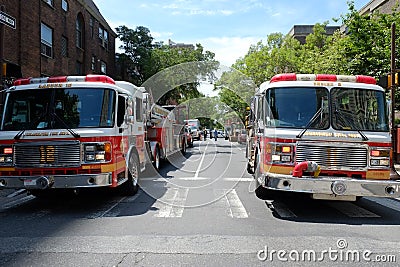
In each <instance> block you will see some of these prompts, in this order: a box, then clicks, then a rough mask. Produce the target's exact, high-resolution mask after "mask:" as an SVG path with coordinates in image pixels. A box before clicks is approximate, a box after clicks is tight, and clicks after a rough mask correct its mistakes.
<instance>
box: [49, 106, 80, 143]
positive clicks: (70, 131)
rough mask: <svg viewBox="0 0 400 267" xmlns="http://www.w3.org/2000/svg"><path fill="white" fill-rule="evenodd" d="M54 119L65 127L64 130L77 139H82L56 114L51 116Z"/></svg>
mask: <svg viewBox="0 0 400 267" xmlns="http://www.w3.org/2000/svg"><path fill="white" fill-rule="evenodd" d="M51 115H52V116H53V117H54V118H56V119H57V120H58V121H59V122H61V123H62V125H63V126H64V128H65V129H66V130H67V131H68V132H69V133H70V134H71V135H72V136H73V137H75V138H79V137H81V136H80V135H79V134H78V133H76V132H74V131H73V130H72V129H71V128H69V126H68V125H67V123H66V122H65V121H64V120H63V119H61V118H60V117H59V116H58V115H57V114H56V113H55V112H52V114H51Z"/></svg>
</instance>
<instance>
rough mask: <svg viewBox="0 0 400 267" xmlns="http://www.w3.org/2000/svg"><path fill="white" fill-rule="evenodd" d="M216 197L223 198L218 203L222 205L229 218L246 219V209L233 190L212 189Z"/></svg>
mask: <svg viewBox="0 0 400 267" xmlns="http://www.w3.org/2000/svg"><path fill="white" fill-rule="evenodd" d="M214 194H215V196H217V197H221V196H223V198H221V199H220V200H219V201H218V202H219V203H221V204H222V205H223V207H224V208H225V209H226V210H227V213H228V215H229V217H231V218H248V217H249V215H248V214H247V211H246V208H245V207H244V206H243V204H242V202H241V201H240V199H239V196H238V194H237V193H236V190H235V189H214Z"/></svg>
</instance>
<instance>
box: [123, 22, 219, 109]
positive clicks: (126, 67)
mask: <svg viewBox="0 0 400 267" xmlns="http://www.w3.org/2000/svg"><path fill="white" fill-rule="evenodd" d="M116 31H117V34H118V37H119V39H120V40H121V41H122V45H121V46H120V49H122V50H123V51H124V53H121V54H117V65H118V66H119V69H120V70H119V77H118V78H120V79H123V80H127V81H130V82H132V83H134V84H136V85H138V86H141V85H143V83H144V82H146V81H148V80H149V79H150V78H151V77H154V75H156V74H157V73H159V72H161V71H164V70H166V69H168V68H171V67H173V66H177V65H179V64H183V63H188V62H211V63H212V64H200V65H201V66H203V67H202V68H193V69H191V71H192V73H190V72H189V71H185V72H186V73H185V75H188V74H189V73H190V75H192V77H186V80H188V81H189V82H186V83H184V84H181V83H176V82H175V80H176V79H178V80H179V77H174V76H173V75H179V74H176V73H173V72H172V74H171V75H169V76H168V75H166V74H164V75H163V76H162V78H164V79H168V81H165V80H164V81H162V83H163V84H167V85H171V86H173V87H171V88H168V90H163V92H165V94H163V95H162V96H159V97H157V99H156V101H157V102H158V103H159V104H161V105H164V104H174V105H176V104H179V103H181V102H183V101H185V100H187V99H191V98H196V97H201V96H202V94H201V93H200V92H199V91H198V89H197V87H198V85H199V83H198V78H200V77H203V76H207V75H210V74H211V73H212V71H213V70H215V68H216V67H217V65H218V64H217V63H216V62H215V61H214V56H215V55H214V53H212V52H210V51H204V48H203V46H202V45H201V44H196V46H195V47H194V48H191V47H179V46H169V45H164V44H163V43H162V42H154V38H153V37H152V36H151V34H150V30H149V29H148V28H146V27H143V26H139V27H136V29H129V28H128V27H126V26H119V27H118V28H116ZM194 65H196V64H194ZM204 66H205V67H204ZM170 73H171V72H170ZM167 74H168V73H167ZM152 86H153V87H154V83H153V84H152Z"/></svg>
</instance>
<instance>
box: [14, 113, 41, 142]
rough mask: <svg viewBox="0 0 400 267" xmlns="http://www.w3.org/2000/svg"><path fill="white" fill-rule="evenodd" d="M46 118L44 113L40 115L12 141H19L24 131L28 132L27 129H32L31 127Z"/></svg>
mask: <svg viewBox="0 0 400 267" xmlns="http://www.w3.org/2000/svg"><path fill="white" fill-rule="evenodd" d="M45 116H46V113H45V112H44V113H42V115H40V116H39V117H38V118H37V119H36V120H34V121H32V122H31V123H29V124H28V127H26V128H25V129H22V130H20V131H19V132H18V133H17V134H16V135H15V136H14V139H15V140H19V139H21V137H22V135H23V134H24V132H25V131H26V130H28V128H32V127H33V125H35V124H36V123H38V122H39V121H41V120H42V119H43V118H44V117H45Z"/></svg>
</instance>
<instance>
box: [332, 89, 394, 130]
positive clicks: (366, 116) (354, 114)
mask: <svg viewBox="0 0 400 267" xmlns="http://www.w3.org/2000/svg"><path fill="white" fill-rule="evenodd" d="M331 103H332V114H333V116H332V127H333V128H334V129H336V130H356V131H388V130H389V125H388V122H387V113H386V100H385V94H384V92H382V91H374V90H365V89H353V88H352V89H350V88H333V89H332V91H331Z"/></svg>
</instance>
